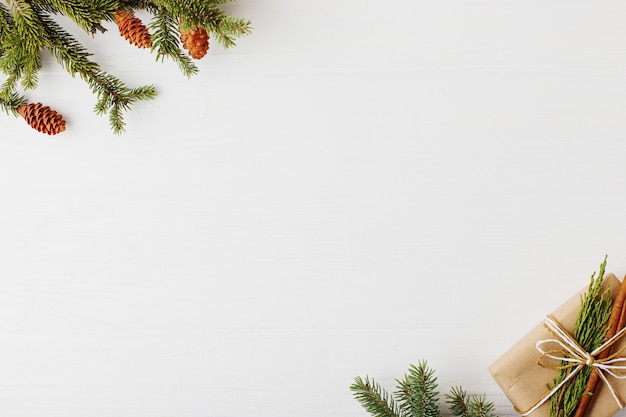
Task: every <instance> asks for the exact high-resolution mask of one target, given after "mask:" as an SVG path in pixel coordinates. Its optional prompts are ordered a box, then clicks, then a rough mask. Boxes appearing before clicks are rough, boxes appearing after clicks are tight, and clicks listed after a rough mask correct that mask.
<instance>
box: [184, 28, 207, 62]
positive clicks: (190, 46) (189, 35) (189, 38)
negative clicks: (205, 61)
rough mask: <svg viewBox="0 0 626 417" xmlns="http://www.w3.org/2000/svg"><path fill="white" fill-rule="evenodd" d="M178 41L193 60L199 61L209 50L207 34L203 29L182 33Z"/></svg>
mask: <svg viewBox="0 0 626 417" xmlns="http://www.w3.org/2000/svg"><path fill="white" fill-rule="evenodd" d="M180 41H181V42H182V43H183V48H185V49H186V50H188V51H189V55H190V56H191V57H192V58H193V59H201V58H202V57H204V56H205V55H206V53H207V51H208V50H209V34H208V33H207V31H206V29H205V28H196V29H195V30H190V31H185V32H182V33H181V34H180Z"/></svg>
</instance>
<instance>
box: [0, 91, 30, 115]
mask: <svg viewBox="0 0 626 417" xmlns="http://www.w3.org/2000/svg"><path fill="white" fill-rule="evenodd" d="M25 103H26V98H25V97H24V96H21V95H19V94H17V93H13V94H10V96H9V97H7V98H3V97H0V108H1V109H2V110H3V111H4V112H5V113H6V114H11V115H13V116H18V112H17V109H18V108H19V107H20V106H21V105H22V104H25Z"/></svg>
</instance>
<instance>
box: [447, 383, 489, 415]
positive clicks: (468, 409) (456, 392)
mask: <svg viewBox="0 0 626 417" xmlns="http://www.w3.org/2000/svg"><path fill="white" fill-rule="evenodd" d="M446 403H447V404H448V405H449V406H450V412H451V413H452V414H453V415H455V416H457V417H496V415H495V414H493V411H494V410H495V406H494V404H493V402H491V401H487V397H485V396H484V395H481V396H477V395H472V396H469V395H467V391H465V390H464V389H463V388H462V387H452V388H450V394H446Z"/></svg>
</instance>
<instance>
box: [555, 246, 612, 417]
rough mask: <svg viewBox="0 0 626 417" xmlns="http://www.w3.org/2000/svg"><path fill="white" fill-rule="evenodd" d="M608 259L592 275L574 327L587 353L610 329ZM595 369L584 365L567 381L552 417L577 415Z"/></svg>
mask: <svg viewBox="0 0 626 417" xmlns="http://www.w3.org/2000/svg"><path fill="white" fill-rule="evenodd" d="M606 260H607V258H606V257H605V258H604V261H603V262H602V264H600V270H599V272H598V275H596V273H595V272H594V273H593V274H592V275H591V279H590V283H589V287H588V289H587V291H586V292H585V293H584V294H583V295H582V296H581V307H580V311H579V313H578V316H577V319H576V324H575V327H574V334H573V336H574V339H575V340H576V341H577V342H578V344H579V345H580V346H581V347H582V348H583V349H584V350H585V351H586V352H591V351H593V350H594V349H596V348H597V347H598V346H600V345H601V344H602V343H603V342H604V338H605V336H606V332H607V329H608V327H607V321H608V319H609V316H610V315H611V307H612V304H613V303H612V300H611V297H610V296H609V292H610V289H606V290H605V291H604V292H602V293H601V289H602V288H601V286H602V279H603V277H604V271H605V268H606ZM564 364H565V363H564ZM592 370H593V368H592V367H590V366H585V367H583V368H582V369H581V370H580V371H579V372H578V374H577V375H576V377H575V378H574V379H573V381H570V383H568V384H565V386H564V387H563V388H561V390H559V392H558V393H556V394H555V395H553V396H552V397H551V398H550V416H551V417H570V416H572V415H573V414H574V412H575V411H576V406H577V405H578V402H579V401H580V398H581V397H582V396H583V395H584V394H585V387H586V385H587V380H588V379H589V375H590V374H591V372H592ZM569 372H570V369H562V370H561V371H560V372H559V375H558V377H557V379H556V380H555V382H554V385H558V384H559V383H560V382H561V381H563V380H564V379H565V378H566V377H567V375H568V374H569Z"/></svg>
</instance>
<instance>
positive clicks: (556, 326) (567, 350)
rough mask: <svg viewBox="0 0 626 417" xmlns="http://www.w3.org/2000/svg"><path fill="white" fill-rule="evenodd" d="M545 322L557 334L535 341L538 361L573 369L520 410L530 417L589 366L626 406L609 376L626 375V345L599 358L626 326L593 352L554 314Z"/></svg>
mask: <svg viewBox="0 0 626 417" xmlns="http://www.w3.org/2000/svg"><path fill="white" fill-rule="evenodd" d="M544 326H546V328H547V329H548V330H549V331H550V333H552V335H553V336H554V338H551V339H542V340H539V341H538V342H537V343H535V347H536V348H537V351H539V353H540V354H541V355H540V356H539V359H538V360H537V364H538V365H539V366H541V367H543V368H548V369H553V370H559V371H560V370H562V369H569V370H570V372H569V373H568V374H567V376H566V377H565V378H564V379H563V380H562V381H561V382H560V383H559V384H557V385H556V386H555V387H554V388H552V389H551V390H550V391H549V392H548V393H546V394H545V395H544V396H543V397H541V398H540V399H539V400H537V401H536V402H535V403H534V404H533V405H532V406H531V407H530V408H529V409H528V410H526V411H519V410H516V411H517V412H518V413H519V414H521V415H522V416H524V417H526V416H528V415H529V414H531V413H532V412H534V411H535V410H537V409H538V408H539V407H541V406H542V405H543V404H544V403H545V402H546V401H548V400H549V399H550V398H551V397H552V396H553V395H554V394H556V393H557V392H558V391H559V390H560V389H561V388H562V387H563V386H564V385H565V384H566V383H567V382H568V381H569V380H571V379H572V378H574V377H575V376H576V375H577V374H578V373H579V372H580V371H581V370H582V369H583V368H584V367H585V366H590V367H592V368H594V369H595V370H596V371H597V372H598V375H599V376H600V379H602V382H604V385H606V386H607V388H608V389H609V391H610V393H611V395H612V396H613V399H614V400H615V403H616V404H617V406H618V407H619V408H620V409H622V408H624V404H623V403H622V400H621V399H620V398H619V396H618V395H617V393H616V392H615V389H614V388H613V386H612V385H611V384H610V382H609V380H608V379H607V375H610V376H612V377H614V378H618V379H626V357H625V356H622V354H623V353H624V352H625V351H626V346H624V347H622V348H621V349H619V350H618V351H617V352H615V353H613V354H611V355H609V356H607V357H606V358H602V359H600V358H598V355H600V354H601V353H602V352H604V351H605V350H607V349H610V348H611V347H612V346H613V345H614V344H615V343H617V342H618V341H619V340H620V339H621V338H622V337H623V336H624V335H626V327H624V328H623V329H621V330H620V331H619V332H617V333H615V335H614V336H613V337H611V338H610V339H608V340H607V341H605V342H604V343H603V344H601V345H600V346H598V347H597V348H596V349H594V350H593V351H591V352H587V351H586V350H585V349H583V348H582V347H581V346H580V345H579V344H578V342H577V341H576V340H575V339H574V338H573V337H572V335H570V334H569V332H568V331H567V330H565V328H564V327H563V326H562V325H561V323H559V322H558V321H557V320H556V319H555V318H554V317H553V316H551V315H548V316H547V317H546V319H545V321H544ZM555 344H556V345H557V346H558V347H559V348H557V349H547V346H548V345H551V346H554V345H555ZM545 359H554V360H557V361H559V363H560V365H548V364H546V363H544V360H545Z"/></svg>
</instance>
